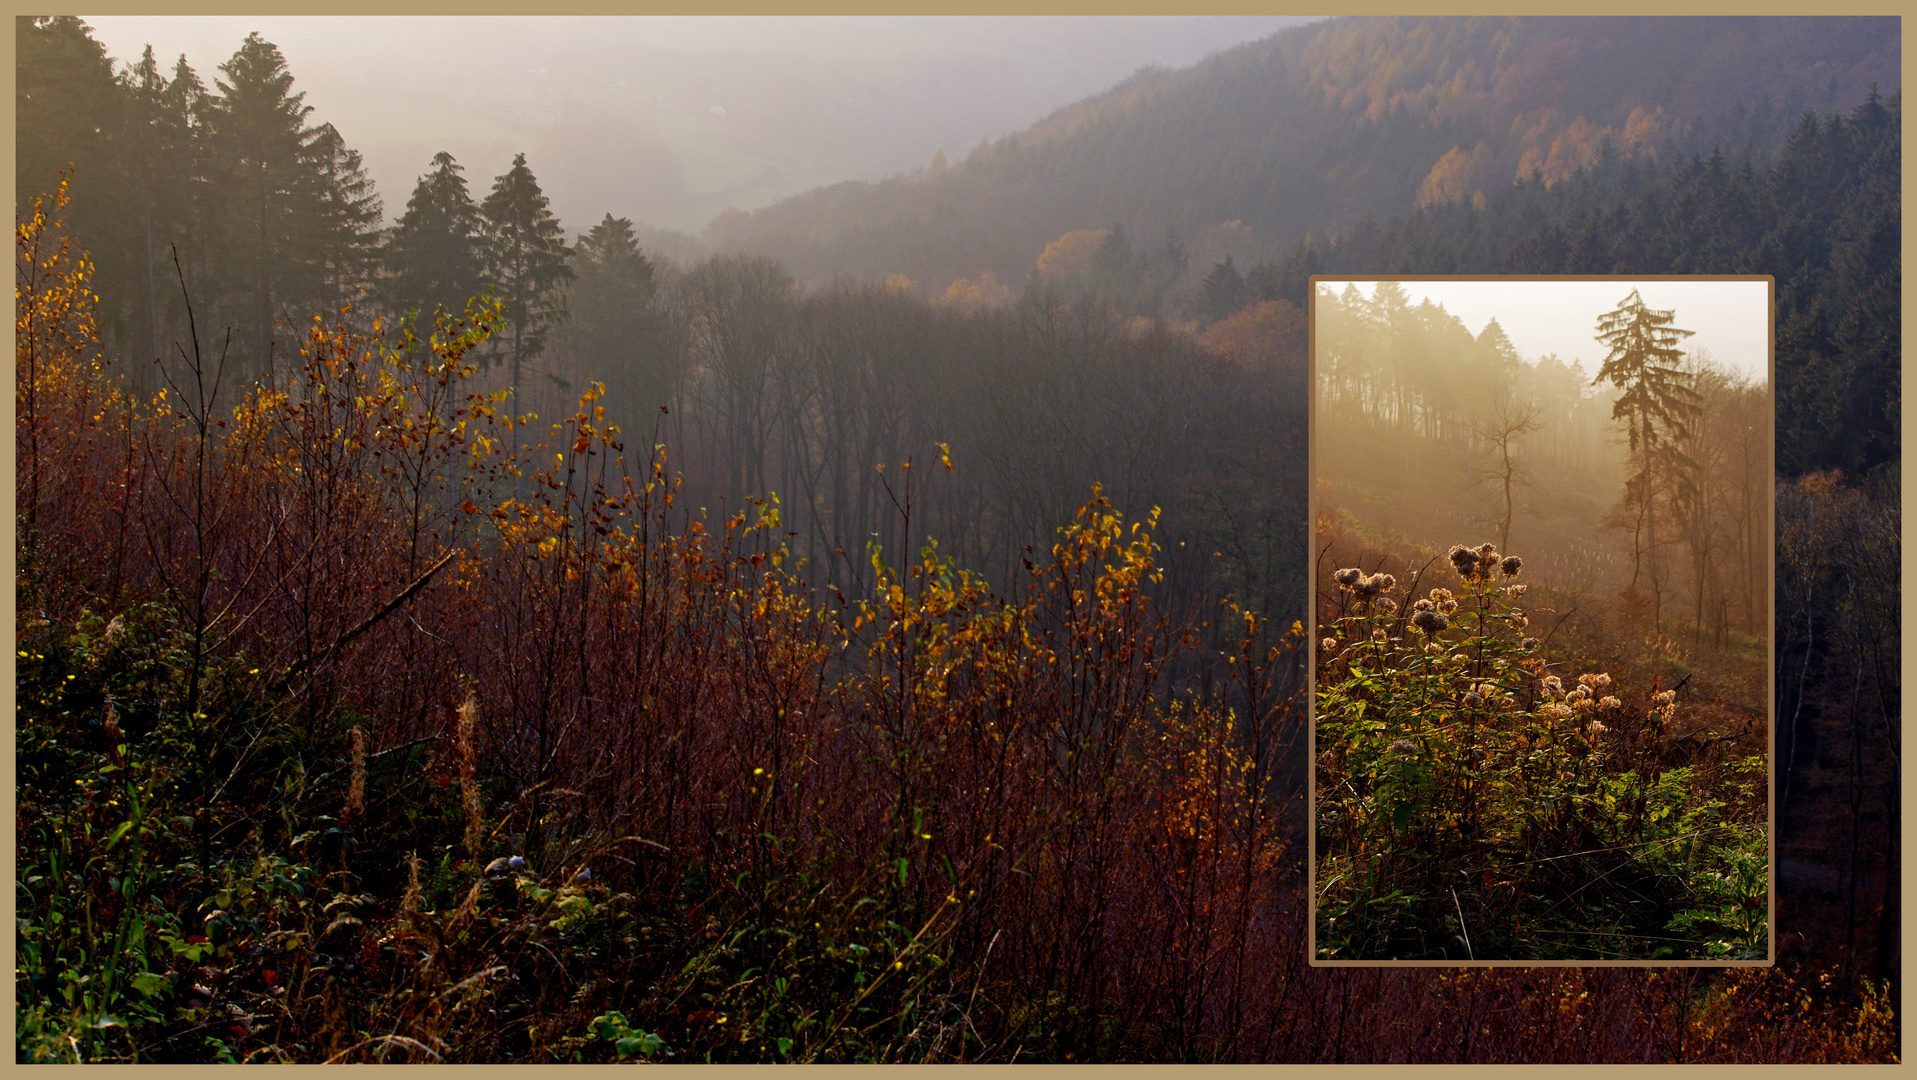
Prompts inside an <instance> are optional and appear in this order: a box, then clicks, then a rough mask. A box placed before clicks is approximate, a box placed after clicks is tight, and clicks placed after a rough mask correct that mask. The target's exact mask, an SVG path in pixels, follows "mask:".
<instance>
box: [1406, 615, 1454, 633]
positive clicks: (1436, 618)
mask: <svg viewBox="0 0 1917 1080" xmlns="http://www.w3.org/2000/svg"><path fill="white" fill-rule="evenodd" d="M1411 625H1413V626H1415V627H1417V628H1418V629H1420V630H1422V631H1424V633H1425V635H1426V636H1427V637H1436V636H1437V635H1438V634H1440V633H1442V632H1443V631H1444V628H1445V627H1447V626H1450V625H1451V620H1449V619H1447V618H1445V617H1444V616H1443V615H1442V614H1440V613H1438V612H1436V611H1433V610H1431V609H1430V608H1425V609H1424V610H1423V611H1419V612H1415V613H1414V614H1413V615H1412V616H1411Z"/></svg>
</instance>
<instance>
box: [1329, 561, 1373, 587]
mask: <svg viewBox="0 0 1917 1080" xmlns="http://www.w3.org/2000/svg"><path fill="white" fill-rule="evenodd" d="M1364 576H1365V572H1364V571H1363V570H1360V569H1358V568H1357V567H1355V566H1352V567H1347V568H1345V569H1343V570H1340V571H1338V572H1337V573H1335V574H1333V575H1331V580H1333V581H1335V582H1337V583H1338V584H1339V585H1342V586H1343V587H1345V588H1347V589H1351V588H1356V587H1357V584H1358V582H1359V581H1360V580H1361V579H1363V578H1364Z"/></svg>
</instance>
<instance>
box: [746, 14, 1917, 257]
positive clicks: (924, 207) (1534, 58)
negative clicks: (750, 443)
mask: <svg viewBox="0 0 1917 1080" xmlns="http://www.w3.org/2000/svg"><path fill="white" fill-rule="evenodd" d="M1897 34H1898V31H1897V23H1896V21H1895V20H1887V19H1841V20H1840V19H1630V20H1604V19H1571V18H1524V19H1517V18H1481V19H1448V18H1430V17H1399V18H1383V19H1339V20H1333V21H1331V22H1327V23H1321V24H1315V25H1312V26H1306V27H1300V28H1297V29H1293V30H1287V31H1285V32H1282V33H1280V34H1278V35H1275V36H1274V37H1272V38H1269V39H1267V40H1264V41H1260V42H1255V43H1252V44H1248V45H1244V46H1240V47H1238V48H1236V49H1232V50H1229V51H1227V52H1225V53H1223V54H1221V55H1219V56H1216V57H1214V58H1212V59H1210V60H1208V61H1205V62H1204V63H1201V64H1198V65H1195V66H1193V67H1191V68H1186V69H1181V70H1177V71H1164V70H1146V71H1142V72H1140V73H1139V74H1138V75H1136V76H1134V77H1133V78H1132V79H1130V80H1128V81H1127V82H1126V83H1124V84H1122V85H1120V86H1117V87H1114V88H1113V89H1111V90H1109V91H1107V92H1105V93H1103V94H1100V95H1097V96H1095V97H1093V98H1090V99H1087V100H1085V101H1082V102H1079V103H1077V104H1074V105H1070V106H1067V107H1066V108H1063V109H1061V110H1059V111H1058V113H1056V114H1055V115H1053V116H1052V117H1050V118H1048V119H1047V120H1045V121H1043V122H1041V123H1039V124H1037V125H1034V126H1033V127H1032V128H1030V129H1028V130H1026V131H1022V132H1018V133H1016V134H1012V135H1007V136H1004V137H1002V138H1000V139H997V140H995V141H992V142H989V143H983V144H981V145H980V146H978V147H977V148H976V149H974V150H973V151H972V152H971V153H970V154H969V155H967V156H965V157H964V158H963V159H961V160H958V161H954V162H953V163H951V164H950V165H949V166H946V165H945V163H944V162H943V161H942V160H941V161H935V162H934V163H933V164H932V166H930V167H928V168H927V169H926V170H925V171H924V172H923V173H922V174H920V175H918V176H915V177H899V178H893V179H890V180H886V181H883V182H880V183H864V182H847V183H843V184H839V185H836V186H834V187H830V188H825V189H822V190H819V191H816V192H813V193H811V194H808V195H804V196H800V197H797V198H793V199H789V200H786V201H784V202H782V203H779V204H777V205H774V206H771V207H768V208H765V209H763V210H758V211H755V212H752V213H750V214H744V213H739V214H730V215H726V216H722V217H721V218H720V219H718V220H717V221H715V222H714V223H713V225H712V227H711V229H710V230H709V239H710V240H711V242H712V243H714V244H715V245H717V246H719V247H721V248H723V249H726V250H750V251H756V252H761V253H765V254H770V255H773V256H774V257H777V258H779V259H781V260H783V261H785V262H786V263H787V265H788V266H790V267H791V268H792V270H793V272H794V273H796V274H798V275H799V276H800V277H801V278H803V279H807V280H824V279H827V278H829V277H831V276H832V275H833V274H836V273H851V274H855V275H858V276H863V277H875V276H885V275H890V274H905V275H908V276H910V277H911V278H913V279H914V280H916V281H918V282H919V283H920V284H921V285H923V286H925V287H926V288H928V289H930V290H932V291H933V293H934V294H937V293H939V292H942V291H943V290H944V289H945V288H946V287H947V285H948V283H949V282H951V281H953V280H954V279H956V278H959V277H976V276H977V275H978V274H979V273H980V272H981V271H983V270H991V271H992V272H993V273H994V274H995V275H996V276H997V277H998V278H999V279H1001V280H1006V281H1010V282H1013V283H1014V284H1016V282H1018V281H1020V280H1022V279H1023V278H1024V276H1025V274H1026V272H1027V271H1028V270H1029V269H1030V268H1031V267H1032V265H1033V263H1034V261H1035V260H1036V259H1037V258H1038V255H1039V253H1040V251H1041V250H1043V249H1044V247H1045V246H1046V244H1047V243H1048V242H1050V241H1051V240H1053V239H1054V238H1057V237H1059V236H1061V235H1063V234H1065V233H1067V232H1070V231H1072V230H1076V229H1102V228H1108V227H1110V226H1112V225H1113V224H1118V225H1121V226H1123V227H1124V228H1125V229H1127V230H1129V231H1130V232H1131V234H1132V235H1134V236H1137V237H1141V238H1143V239H1144V241H1145V242H1146V243H1147V244H1155V243H1156V242H1157V241H1158V238H1159V237H1160V236H1162V235H1163V234H1164V232H1165V230H1166V229H1167V228H1171V229H1175V230H1176V231H1177V234H1178V235H1179V237H1181V238H1182V239H1183V240H1184V241H1186V242H1188V243H1191V244H1193V245H1194V246H1195V247H1196V248H1197V249H1199V250H1198V251H1197V255H1198V259H1199V261H1200V262H1201V263H1204V264H1205V265H1206V266H1208V265H1209V263H1210V261H1211V260H1214V259H1216V258H1218V257H1220V256H1221V255H1222V254H1224V253H1225V252H1226V251H1231V252H1232V253H1233V254H1235V255H1236V256H1237V258H1238V259H1239V260H1240V261H1241V262H1242V261H1245V260H1248V259H1250V258H1252V257H1254V256H1256V255H1258V254H1262V253H1263V252H1264V251H1266V250H1269V249H1270V248H1272V247H1278V246H1288V245H1290V244H1292V243H1294V242H1296V241H1297V240H1298V239H1299V238H1301V237H1302V236H1303V235H1304V234H1306V233H1312V234H1315V235H1318V236H1320V237H1322V236H1324V235H1326V234H1327V233H1335V232H1341V231H1343V230H1344V229H1345V228H1347V227H1349V226H1350V225H1353V224H1355V223H1356V222H1358V221H1359V220H1361V219H1362V218H1363V217H1364V216H1365V215H1367V214H1369V215H1376V216H1380V217H1383V216H1395V215H1398V214H1402V213H1405V212H1407V211H1409V210H1411V209H1412V208H1413V206H1414V205H1418V204H1423V203H1431V202H1442V201H1446V200H1450V199H1454V198H1465V199H1470V198H1472V197H1474V196H1476V195H1479V194H1482V195H1484V196H1487V197H1488V196H1490V195H1491V194H1493V193H1495V192H1496V191H1497V190H1498V189H1499V188H1501V187H1502V186H1504V185H1506V184H1509V183H1510V182H1512V181H1513V180H1516V179H1521V178H1524V177H1528V176H1529V175H1531V173H1532V172H1533V171H1535V172H1537V173H1538V175H1539V176H1540V177H1541V178H1542V179H1544V180H1545V181H1546V182H1553V183H1554V182H1556V181H1558V180H1560V179H1563V178H1565V177H1568V176H1569V175H1571V174H1572V173H1573V172H1575V171H1576V170H1577V168H1578V167H1579V166H1581V165H1584V164H1588V163H1589V162H1591V161H1593V160H1595V158H1596V157H1597V156H1598V154H1599V153H1600V152H1601V150H1603V149H1604V148H1606V147H1608V148H1610V150H1611V152H1613V153H1615V154H1620V155H1623V154H1629V155H1635V156H1640V157H1645V158H1653V157H1657V156H1659V155H1663V156H1665V157H1668V156H1670V155H1671V154H1673V153H1684V152H1695V151H1700V150H1702V151H1705V152H1708V150H1709V149H1710V148H1711V147H1722V148H1723V149H1725V150H1726V152H1728V153H1732V154H1741V153H1743V152H1746V151H1751V152H1756V153H1760V154H1761V153H1764V152H1767V151H1769V150H1771V149H1774V148H1775V147H1776V146H1777V145H1778V144H1779V142H1780V141H1781V139H1782V137H1783V136H1784V134H1785V133H1786V132H1787V131H1788V130H1789V127H1790V125H1791V124H1793V123H1794V122H1796V120H1797V119H1798V118H1799V116H1801V114H1802V113H1803V112H1804V111H1805V110H1807V109H1816V110H1822V111H1829V110H1832V109H1836V108H1840V107H1849V106H1850V105H1851V104H1854V103H1855V102H1857V101H1859V100H1861V99H1862V98H1863V96H1864V95H1865V93H1866V92H1868V91H1869V89H1870V88H1871V87H1872V86H1873V85H1875V86H1877V87H1878V88H1879V90H1880V91H1881V92H1883V93H1886V94H1888V93H1894V92H1895V91H1896V90H1897V89H1898V88H1899V85H1900V83H1899V80H1900V78H1901V75H1900V68H1899V59H1898V58H1899V51H1898V38H1897ZM1227 222H1237V223H1241V224H1242V225H1243V226H1248V227H1249V228H1250V230H1251V234H1250V236H1249V237H1248V238H1247V237H1245V236H1243V235H1242V234H1237V235H1234V234H1232V233H1230V232H1227V233H1223V234H1220V233H1218V232H1217V230H1218V229H1219V228H1220V226H1222V225H1223V224H1224V223H1227ZM1208 230H1210V231H1211V232H1209V233H1208ZM1220 244H1222V245H1225V246H1224V247H1223V248H1219V247H1218V245H1220ZM1203 268H1204V267H1202V266H1201V267H1200V268H1199V269H1200V271H1201V272H1202V269H1203Z"/></svg>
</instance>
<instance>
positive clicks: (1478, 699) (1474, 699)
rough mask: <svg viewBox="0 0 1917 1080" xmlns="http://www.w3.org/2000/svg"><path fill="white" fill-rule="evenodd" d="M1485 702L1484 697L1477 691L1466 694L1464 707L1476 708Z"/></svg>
mask: <svg viewBox="0 0 1917 1080" xmlns="http://www.w3.org/2000/svg"><path fill="white" fill-rule="evenodd" d="M1483 704H1484V698H1483V697H1482V696H1481V695H1479V694H1477V693H1475V692H1473V693H1468V694H1466V695H1464V707H1465V708H1467V709H1475V708H1477V707H1478V706H1480V705H1483Z"/></svg>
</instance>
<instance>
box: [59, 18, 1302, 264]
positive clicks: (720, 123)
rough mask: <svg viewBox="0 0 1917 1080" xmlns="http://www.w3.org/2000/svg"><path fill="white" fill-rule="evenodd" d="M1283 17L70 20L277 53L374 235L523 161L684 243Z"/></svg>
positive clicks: (201, 64)
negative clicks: (364, 196)
mask: <svg viewBox="0 0 1917 1080" xmlns="http://www.w3.org/2000/svg"><path fill="white" fill-rule="evenodd" d="M1305 21H1308V20H1307V19H1305V18H1303V17H1299V16H1236V17H1224V18H1217V17H1213V18H1198V17H1190V16H1186V17H1066V16H1038V17H1009V16H978V17H959V16H936V17H899V18H888V19H872V18H854V17H830V16H818V17H807V16H769V17H767V16H760V17H748V16H731V17H727V16H633V17H605V16H594V17H578V16H554V17H533V16H525V17H488V18H470V17H456V16H384V17H374V18H367V17H352V18H340V17H327V16H283V15H282V16H195V17H185V16H132V15H112V16H99V17H91V18H88V20H87V22H88V24H89V25H91V26H93V27H94V30H95V32H96V36H97V37H98V38H99V39H100V41H101V42H103V43H104V44H105V45H106V46H107V50H108V52H109V53H110V54H111V55H112V56H113V57H115V58H116V59H117V60H119V61H121V62H122V63H131V62H135V61H137V60H138V59H139V57H140V52H141V50H142V49H143V48H144V47H145V46H147V45H149V44H150V45H152V46H153V48H154V52H155V54H156V55H157V56H158V58H159V60H160V62H161V63H162V64H163V65H166V66H167V67H169V68H170V67H171V65H172V63H173V61H174V60H175V58H177V57H178V56H180V55H181V54H182V53H184V54H185V55H186V57H187V59H188V61H189V62H190V63H191V64H192V65H193V66H194V67H195V68H196V69H198V70H199V71H201V72H204V73H208V74H209V75H210V73H211V72H212V71H213V70H214V68H215V67H216V66H217V65H219V64H220V63H223V62H224V61H225V60H226V59H227V58H228V57H229V56H231V55H232V52H233V49H234V47H235V46H236V45H237V44H238V43H239V41H240V40H241V39H242V38H244V37H245V36H246V35H247V34H248V33H250V32H253V31H258V32H259V33H260V34H261V36H263V37H265V38H266V39H267V40H269V41H271V42H273V43H274V44H275V45H277V46H279V48H280V50H281V52H283V53H284V54H285V55H286V58H287V63H288V65H289V67H290V68H291V69H292V70H293V72H294V73H295V74H296V75H297V77H298V80H299V82H298V87H297V89H299V90H303V91H305V92H306V95H307V96H306V103H307V104H308V105H311V106H313V108H314V117H315V119H316V120H321V121H325V122H329V123H332V124H333V125H334V126H336V127H338V128H339V129H340V133H341V134H342V135H343V136H345V138H346V140H347V142H348V143H350V144H351V145H352V146H354V147H355V148H357V149H359V150H360V152H361V153H362V154H364V155H365V159H366V171H367V174H368V175H369V176H370V177H372V179H373V181H374V183H375V184H377V185H378V187H379V190H380V192H381V194H382V195H384V196H385V202H386V212H387V215H388V217H392V218H396V217H397V216H398V215H399V214H400V213H401V212H402V211H404V209H405V196H406V193H407V192H409V191H410V190H411V189H412V186H413V181H414V180H415V179H416V178H417V177H418V176H419V174H420V173H422V172H425V171H426V168H427V162H428V160H429V159H430V158H431V157H432V155H433V154H434V153H435V152H436V151H439V150H449V151H451V152H452V154H453V156H454V157H456V158H458V159H459V160H460V162H461V163H463V164H464V165H466V166H467V168H468V170H469V171H470V172H471V173H472V174H473V175H475V176H480V175H483V176H492V175H494V174H496V173H499V172H503V171H504V170H505V167H506V165H507V164H508V163H509V162H510V161H511V160H512V156H513V155H514V154H515V153H520V152H524V153H525V154H526V155H527V157H528V159H529V160H530V161H531V163H532V165H533V168H534V169H535V170H536V171H537V173H538V175H539V177H540V180H541V182H542V184H543V185H544V187H545V190H546V193H547V195H548V196H549V197H551V199H552V204H553V211H554V213H555V214H557V215H558V216H559V218H560V220H562V221H564V222H566V223H568V224H569V225H577V226H578V227H580V228H583V227H584V223H587V222H589V221H596V220H598V218H599V216H600V215H601V214H603V213H606V212H607V211H610V212H612V213H613V214H614V215H615V216H619V217H630V218H632V219H633V220H634V221H635V222H638V223H640V224H642V225H646V226H651V227H654V228H670V229H674V230H679V231H682V232H687V233H691V234H695V235H696V234H697V233H698V232H699V231H700V230H701V229H702V228H704V227H705V225H706V224H707V223H708V222H710V221H711V220H712V218H713V217H714V216H715V215H716V214H718V213H719V212H720V211H721V210H724V209H725V208H727V207H728V206H733V207H738V208H740V209H745V210H754V209H758V208H759V207H761V206H764V205H767V204H769V203H771V202H774V201H776V200H777V199H779V198H782V197H784V196H787V195H794V194H797V193H799V192H801V191H805V190H808V189H810V188H813V187H816V186H819V185H821V184H830V183H835V182H837V181H840V180H878V179H882V178H883V177H885V176H888V175H890V174H892V173H896V172H900V171H910V170H915V169H922V168H924V167H925V166H926V165H927V164H928V163H929V162H930V161H931V160H932V157H933V155H934V154H936V153H938V152H939V151H940V150H943V151H944V152H945V154H946V155H947V157H949V158H956V157H959V156H962V155H963V154H964V153H965V152H966V151H968V150H970V149H971V148H972V147H973V146H975V145H976V144H977V143H978V142H979V141H980V140H981V139H995V138H998V137H999V136H1001V135H1004V134H1006V133H1007V132H1010V131H1015V130H1018V129H1020V128H1023V127H1025V126H1026V125H1028V124H1031V123H1033V122H1034V121H1037V120H1039V119H1040V118H1042V117H1044V116H1045V115H1046V114H1047V113H1050V112H1051V111H1052V110H1053V109H1056V108H1057V107H1059V106H1060V105H1063V104H1065V103H1066V102H1069V101H1073V100H1076V99H1078V98H1080V97H1083V96H1085V95H1086V94H1089V93H1092V92H1094V91H1097V90H1102V89H1104V88H1105V87H1107V86H1109V85H1111V84H1112V83H1114V82H1117V81H1118V80H1120V79H1122V78H1124V77H1125V76H1127V75H1129V74H1131V73H1132V72H1133V71H1135V70H1137V69H1139V68H1141V67H1145V66H1148V65H1153V64H1158V65H1165V66H1172V67H1177V66H1183V65H1186V64H1190V63H1192V62H1194V61H1196V60H1199V59H1201V58H1202V57H1204V56H1205V55H1207V54H1209V53H1211V52H1215V51H1217V50H1219V49H1223V48H1227V47H1229V46H1232V45H1237V44H1239V43H1241V42H1244V41H1249V40H1252V39H1254V38H1259V37H1264V36H1266V35H1269V34H1271V33H1273V32H1275V31H1277V30H1279V29H1281V28H1283V27H1285V26H1289V25H1294V24H1297V23H1301V22H1305Z"/></svg>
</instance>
